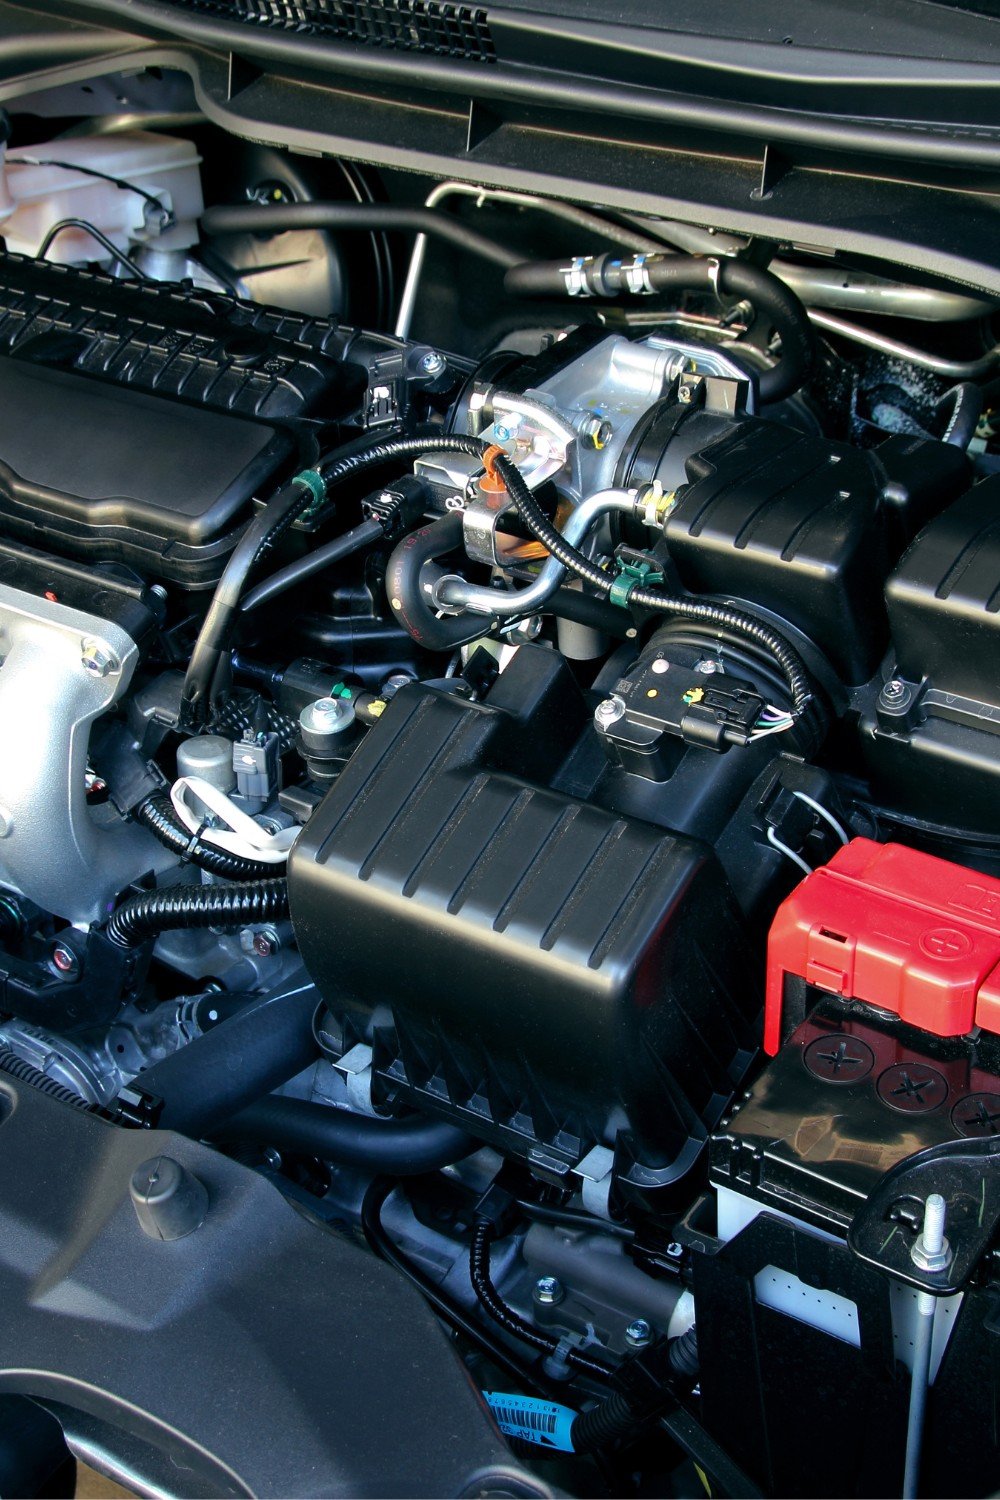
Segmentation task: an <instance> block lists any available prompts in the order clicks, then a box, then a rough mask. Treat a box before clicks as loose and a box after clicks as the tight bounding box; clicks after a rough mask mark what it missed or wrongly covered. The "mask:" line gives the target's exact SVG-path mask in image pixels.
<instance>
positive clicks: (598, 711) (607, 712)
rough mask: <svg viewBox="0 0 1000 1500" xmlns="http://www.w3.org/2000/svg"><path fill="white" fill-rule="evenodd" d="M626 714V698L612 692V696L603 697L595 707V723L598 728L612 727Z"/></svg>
mask: <svg viewBox="0 0 1000 1500" xmlns="http://www.w3.org/2000/svg"><path fill="white" fill-rule="evenodd" d="M624 716H625V700H624V699H623V698H619V696H618V694H617V693H612V695H611V697H610V698H605V699H603V701H602V702H600V703H599V704H598V705H597V707H596V708H595V709H594V723H595V724H596V725H597V727H598V729H610V727H611V725H612V724H617V722H618V720H619V719H621V718H624Z"/></svg>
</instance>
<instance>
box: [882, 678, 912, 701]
mask: <svg viewBox="0 0 1000 1500" xmlns="http://www.w3.org/2000/svg"><path fill="white" fill-rule="evenodd" d="M908 691H909V690H908V688H907V686H906V683H905V682H903V681H902V680H901V679H900V678H899V677H892V678H890V679H889V681H888V682H887V683H886V684H885V686H884V687H883V689H882V694H881V697H882V702H883V703H900V702H902V700H903V699H904V698H905V697H906V694H907V692H908Z"/></svg>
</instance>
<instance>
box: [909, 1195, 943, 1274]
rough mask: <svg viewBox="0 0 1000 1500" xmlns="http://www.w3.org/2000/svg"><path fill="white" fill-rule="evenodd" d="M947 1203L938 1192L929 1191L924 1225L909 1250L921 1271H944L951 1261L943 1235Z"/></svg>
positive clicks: (925, 1205)
mask: <svg viewBox="0 0 1000 1500" xmlns="http://www.w3.org/2000/svg"><path fill="white" fill-rule="evenodd" d="M946 1210H947V1204H946V1203H945V1200H944V1199H943V1198H942V1196H941V1194H940V1193H929V1194H928V1195H927V1201H926V1202H925V1204H924V1227H923V1229H922V1230H921V1231H920V1234H919V1236H918V1238H917V1241H916V1244H915V1245H914V1246H913V1249H912V1250H911V1251H910V1256H911V1259H912V1260H913V1264H914V1265H915V1266H918V1267H919V1268H920V1270H921V1271H930V1272H935V1271H944V1270H946V1269H947V1267H948V1266H949V1264H950V1263H951V1247H950V1246H949V1244H948V1241H947V1240H946V1239H945V1235H944V1220H945V1213H946Z"/></svg>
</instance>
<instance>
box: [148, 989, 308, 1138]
mask: <svg viewBox="0 0 1000 1500" xmlns="http://www.w3.org/2000/svg"><path fill="white" fill-rule="evenodd" d="M319 1005H320V997H319V994H318V993H317V991H316V988H315V986H314V985H312V984H311V983H309V982H308V981H307V980H305V979H304V978H303V977H302V976H301V973H300V975H299V977H298V978H296V979H293V980H290V981H289V982H287V983H286V984H283V985H281V986H280V987H279V988H278V989H275V990H271V991H270V992H269V993H268V994H264V995H258V996H256V997H255V998H254V999H253V1000H250V1001H249V1002H248V1003H247V1004H245V1005H244V1006H243V1007H242V1009H241V1010H238V1011H236V1013H235V1014H234V1015H231V1016H228V1017H227V1018H226V1020H224V1021H221V1022H220V1023H219V1025H218V1026H213V1027H212V1029H211V1030H210V1031H206V1032H204V1033H203V1034H202V1035H201V1036H198V1037H195V1039H194V1041H192V1042H189V1043H188V1044H187V1046H186V1047H182V1048H181V1049H180V1050H179V1051H178V1052H172V1053H171V1054H170V1056H169V1057H165V1058H164V1059H163V1060H162V1061H161V1062H158V1063H154V1064H153V1066H152V1067H151V1068H147V1070H146V1072H145V1073H143V1075H142V1087H143V1090H144V1091H145V1092H146V1093H148V1094H152V1095H154V1096H155V1097H156V1098H157V1099H161V1100H162V1101H163V1107H162V1109H161V1111H160V1114H159V1117H158V1119H157V1125H158V1126H159V1127H161V1128H162V1129H164V1130H176V1131H179V1132H180V1134H181V1135H190V1136H194V1137H195V1139H198V1140H200V1139H203V1138H204V1137H206V1136H208V1135H211V1134H212V1132H213V1131H214V1130H215V1129H216V1128H217V1127H221V1126H223V1125H224V1124H225V1122H226V1121H228V1120H229V1119H231V1118H232V1116H233V1115H237V1114H238V1113H239V1111H240V1110H242V1109H245V1108H246V1107H247V1105H249V1104H252V1103H253V1102H254V1101H255V1100H257V1099H261V1098H263V1097H264V1096H265V1095H266V1094H269V1093H270V1092H271V1090H272V1089H276V1088H278V1087H279V1086H280V1085H281V1084H283V1083H287V1082H288V1080H289V1078H294V1077H295V1075H296V1074H297V1073H301V1072H302V1070H303V1068H307V1067H308V1066H309V1064H310V1063H311V1062H312V1061H313V1059H314V1058H315V1057H316V1054H317V1045H316V1040H315V1037H314V1035H313V1028H312V1021H313V1017H314V1016H315V1014H316V1010H317V1008H318V1007H319Z"/></svg>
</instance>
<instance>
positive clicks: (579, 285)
mask: <svg viewBox="0 0 1000 1500" xmlns="http://www.w3.org/2000/svg"><path fill="white" fill-rule="evenodd" d="M591 259H592V257H591V256H589V255H576V256H574V257H573V260H572V262H571V263H570V264H569V265H568V266H564V267H563V268H562V270H561V273H560V274H561V275H562V278H563V280H564V281H565V283H566V292H567V295H568V296H570V297H590V296H592V295H593V294H592V292H591V290H590V286H589V284H588V282H587V267H588V266H589V265H590V263H591Z"/></svg>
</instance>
